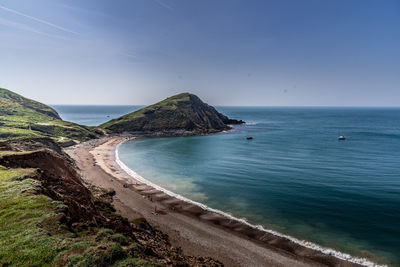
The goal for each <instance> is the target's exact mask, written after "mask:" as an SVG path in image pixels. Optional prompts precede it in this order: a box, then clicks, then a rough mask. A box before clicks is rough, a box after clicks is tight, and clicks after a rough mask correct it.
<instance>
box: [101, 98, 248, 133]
mask: <svg viewBox="0 0 400 267" xmlns="http://www.w3.org/2000/svg"><path fill="white" fill-rule="evenodd" d="M240 123H244V121H242V120H233V119H229V118H228V117H226V116H225V115H223V114H221V113H219V112H218V111H217V110H216V109H215V108H214V107H212V106H210V105H208V104H206V103H204V102H203V101H201V99H200V98H199V97H197V96H196V95H193V94H190V93H182V94H178V95H175V96H172V97H169V98H167V99H165V100H163V101H161V102H158V103H156V104H154V105H151V106H148V107H145V108H142V109H140V110H138V111H135V112H132V113H129V114H127V115H124V116H122V117H120V118H117V119H114V120H111V121H109V122H106V123H104V124H102V125H100V127H102V128H104V129H106V130H107V131H108V132H109V133H123V132H131V133H133V132H145V133H146V132H147V133H162V134H166V135H175V134H206V133H214V132H220V131H223V130H227V129H230V128H231V127H230V126H229V124H240Z"/></svg>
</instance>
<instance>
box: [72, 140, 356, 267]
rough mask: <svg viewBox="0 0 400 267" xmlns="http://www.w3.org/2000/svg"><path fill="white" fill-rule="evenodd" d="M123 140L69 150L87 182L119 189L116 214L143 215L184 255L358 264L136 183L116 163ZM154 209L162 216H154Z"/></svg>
mask: <svg viewBox="0 0 400 267" xmlns="http://www.w3.org/2000/svg"><path fill="white" fill-rule="evenodd" d="M124 140H126V138H124V137H110V138H103V139H100V140H92V141H89V142H86V143H83V144H80V145H77V146H74V147H71V148H68V149H66V152H67V153H68V154H69V155H70V156H71V157H72V158H73V159H75V161H76V164H77V166H78V167H79V169H80V172H81V174H82V177H83V179H84V180H85V181H86V182H88V183H92V184H94V185H97V186H100V187H103V188H112V189H114V190H115V192H116V195H115V201H114V204H115V206H116V209H117V211H118V213H120V214H121V215H122V216H124V217H127V218H128V219H136V218H139V217H144V218H145V219H146V220H148V221H149V222H150V223H151V224H153V225H154V226H157V227H158V228H159V229H160V230H162V231H163V232H165V233H166V234H168V235H169V237H170V240H171V243H172V245H174V246H179V247H181V248H182V249H183V251H184V253H185V254H188V255H196V256H210V257H213V258H215V259H217V260H219V261H221V262H223V263H224V264H225V265H226V266H359V265H358V264H355V263H351V262H348V261H345V260H341V259H338V258H336V257H334V256H331V255H327V254H324V253H322V252H320V251H317V250H313V249H311V248H307V247H304V246H302V245H300V244H297V243H295V242H292V241H291V240H289V239H287V238H284V237H279V236H276V235H274V234H272V233H266V232H264V231H261V230H258V229H254V228H252V227H250V226H248V225H246V224H244V223H241V222H238V221H236V220H232V219H230V218H228V217H225V216H222V215H220V214H218V213H215V212H212V211H208V210H204V209H202V208H201V207H199V206H197V205H194V204H191V203H187V202H184V201H182V200H179V199H177V198H174V197H171V196H169V195H167V194H165V193H164V192H162V191H159V190H157V189H155V188H153V187H151V186H148V185H146V184H144V183H141V182H139V181H136V180H134V179H133V178H132V177H131V176H129V175H128V173H126V172H125V171H124V170H122V169H121V168H120V167H119V165H118V164H117V163H116V161H115V160H116V159H115V149H116V146H117V145H118V144H119V143H120V142H122V141H124ZM155 207H157V211H158V215H154V214H153V213H152V212H153V211H154V208H155Z"/></svg>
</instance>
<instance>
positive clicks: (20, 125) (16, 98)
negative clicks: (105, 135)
mask: <svg viewBox="0 0 400 267" xmlns="http://www.w3.org/2000/svg"><path fill="white" fill-rule="evenodd" d="M99 135H102V131H100V130H98V129H96V127H86V126H82V125H78V124H75V123H71V122H66V121H63V120H61V118H60V117H59V115H58V114H57V112H56V111H55V110H54V109H52V108H51V107H49V106H46V105H44V104H42V103H39V102H36V101H33V100H30V99H27V98H24V97H22V96H20V95H18V94H15V93H13V92H11V91H8V90H6V89H2V88H0V139H7V138H15V137H34V136H47V137H52V138H56V139H61V140H63V141H69V140H78V141H84V140H88V139H91V138H95V137H97V136H99Z"/></svg>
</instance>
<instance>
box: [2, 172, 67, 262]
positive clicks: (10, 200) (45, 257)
mask: <svg viewBox="0 0 400 267" xmlns="http://www.w3.org/2000/svg"><path fill="white" fill-rule="evenodd" d="M31 174H32V170H24V169H21V170H15V169H14V170H0V247H1V249H0V265H5V264H8V265H13V266H38V265H50V263H51V262H52V260H53V258H54V256H55V255H56V253H57V249H56V247H55V246H54V243H56V241H57V240H56V238H54V237H52V236H49V235H47V233H46V231H45V230H44V229H42V228H41V227H39V226H38V225H40V224H41V223H43V222H44V221H45V220H48V219H49V218H51V217H53V216H55V215H56V213H55V210H56V208H57V206H59V205H60V203H55V202H53V201H51V200H50V199H49V198H47V197H46V196H43V195H33V194H28V193H22V192H27V191H29V190H32V191H33V190H35V189H36V188H37V187H38V186H39V184H38V182H37V181H35V180H33V179H31V178H26V179H22V178H24V177H27V176H29V175H31ZM21 179H22V180H21Z"/></svg>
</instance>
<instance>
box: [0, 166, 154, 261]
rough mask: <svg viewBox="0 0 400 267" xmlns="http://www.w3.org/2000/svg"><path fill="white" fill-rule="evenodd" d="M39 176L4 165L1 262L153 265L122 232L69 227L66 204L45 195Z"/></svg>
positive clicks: (0, 182) (0, 178) (0, 170)
mask: <svg viewBox="0 0 400 267" xmlns="http://www.w3.org/2000/svg"><path fill="white" fill-rule="evenodd" d="M34 175H35V170H33V169H5V168H3V167H1V166H0V266H121V267H122V266H154V265H151V264H150V263H148V262H146V261H144V260H141V259H138V258H137V257H136V256H135V255H136V252H137V250H138V248H139V245H138V244H137V243H135V242H133V241H132V240H131V239H129V238H127V237H125V236H123V235H121V234H115V233H114V232H113V231H111V230H109V229H98V230H97V231H91V232H79V231H78V232H76V231H75V232H74V231H71V230H69V229H68V228H67V226H66V225H64V224H63V223H61V221H60V219H61V218H62V216H63V213H62V211H63V210H64V209H65V206H64V204H63V203H61V202H58V201H52V200H51V199H50V198H48V197H47V196H44V195H42V194H40V187H41V184H40V182H38V181H37V180H35V179H33V177H34Z"/></svg>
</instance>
